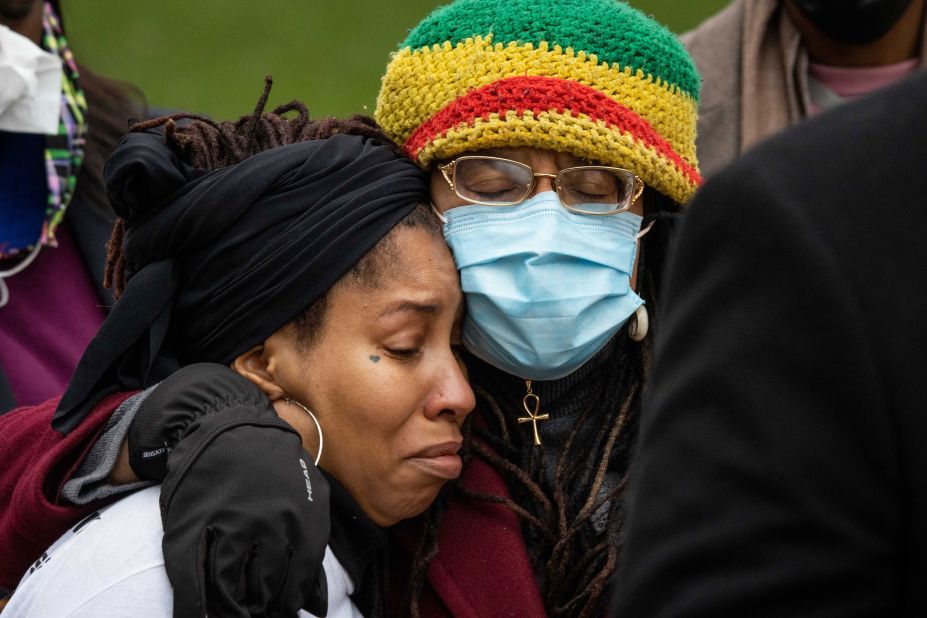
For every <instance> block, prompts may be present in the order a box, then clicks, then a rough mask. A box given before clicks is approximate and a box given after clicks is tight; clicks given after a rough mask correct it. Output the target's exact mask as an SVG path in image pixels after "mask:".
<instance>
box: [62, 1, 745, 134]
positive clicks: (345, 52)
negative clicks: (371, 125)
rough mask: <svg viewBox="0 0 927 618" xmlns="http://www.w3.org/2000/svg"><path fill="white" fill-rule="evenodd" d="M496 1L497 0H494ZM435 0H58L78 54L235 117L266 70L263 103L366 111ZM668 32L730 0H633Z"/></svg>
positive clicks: (152, 96)
mask: <svg viewBox="0 0 927 618" xmlns="http://www.w3.org/2000/svg"><path fill="white" fill-rule="evenodd" d="M502 1H504V0H502ZM439 4H441V2H435V1H433V0H387V1H382V0H381V1H373V0H339V1H337V2H321V1H319V0H266V1H265V2H261V3H257V2H241V1H236V0H157V1H155V2H126V1H125V0H82V1H77V0H67V1H65V2H64V3H63V5H64V7H65V23H66V27H67V30H68V34H69V38H70V39H71V42H72V46H73V48H74V53H75V55H76V56H77V58H78V59H79V60H80V61H81V62H83V63H84V64H87V65H88V66H90V67H93V68H94V69H96V70H97V71H98V72H100V73H103V74H105V75H109V76H112V77H117V78H121V79H124V80H126V81H129V82H132V83H134V84H136V85H137V86H139V87H140V88H141V89H142V90H143V91H144V92H145V94H146V96H147V98H148V100H149V102H150V104H152V105H156V106H160V107H171V108H182V109H187V110H195V111H198V112H205V113H207V114H209V115H211V116H213V117H215V118H232V117H237V116H238V115H240V114H242V113H245V112H246V111H248V110H250V109H251V108H252V107H253V105H254V103H255V101H256V100H257V98H258V95H259V94H260V91H261V88H262V82H263V77H264V75H266V74H268V73H270V74H273V76H274V92H273V95H272V96H271V102H272V103H281V102H283V101H288V100H290V99H292V98H300V99H302V100H303V101H305V102H306V103H307V105H309V109H310V112H311V113H312V114H313V115H330V114H334V115H346V114H351V113H356V112H366V113H372V112H373V107H374V104H375V99H376V93H377V88H378V87H379V83H380V76H381V74H382V72H383V69H384V68H385V67H386V62H387V60H388V58H389V54H390V52H392V51H394V50H395V49H396V47H397V45H398V44H399V42H400V41H402V39H403V38H405V35H406V33H407V32H408V30H409V29H410V28H411V27H412V26H414V25H415V24H416V23H417V22H418V21H419V20H420V19H421V18H422V17H424V16H425V15H426V14H427V13H428V12H429V11H430V10H431V9H432V8H434V7H435V6H437V5H439ZM631 4H633V5H634V6H636V7H638V8H640V9H642V10H644V11H646V12H648V13H651V14H653V15H655V16H656V17H657V19H659V20H660V21H662V22H663V23H665V24H666V25H667V26H669V27H670V28H671V29H672V30H674V31H676V32H683V31H685V30H687V29H688V28H691V27H692V26H694V25H695V24H696V23H698V22H699V21H700V20H702V19H704V18H705V17H707V16H708V15H710V14H711V13H713V12H715V11H717V10H718V9H720V8H721V7H723V6H724V5H725V4H727V0H697V1H692V0H688V1H685V0H635V1H632V2H631Z"/></svg>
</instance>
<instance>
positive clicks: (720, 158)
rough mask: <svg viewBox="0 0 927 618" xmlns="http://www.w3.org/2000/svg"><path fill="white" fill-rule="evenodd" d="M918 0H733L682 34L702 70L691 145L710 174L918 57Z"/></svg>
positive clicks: (921, 13)
mask: <svg viewBox="0 0 927 618" xmlns="http://www.w3.org/2000/svg"><path fill="white" fill-rule="evenodd" d="M924 6H925V2H924V0H734V1H733V2H732V3H731V4H730V6H728V7H727V8H726V9H724V10H723V11H721V12H720V13H718V14H717V15H715V16H714V17H712V18H710V19H708V20H707V21H705V22H704V23H702V24H701V25H700V26H699V27H697V28H696V29H695V30H693V31H691V32H689V33H687V34H685V35H683V37H682V39H683V42H684V43H685V45H686V47H687V48H688V50H689V53H690V54H692V57H693V58H694V59H695V62H696V64H697V65H698V69H699V73H700V74H701V75H702V79H703V83H702V101H701V107H700V109H699V127H698V155H699V162H700V163H701V166H702V172H703V173H704V174H705V176H706V177H709V176H711V175H712V174H714V173H715V172H716V171H718V170H719V169H721V168H722V167H723V166H724V165H726V164H727V163H729V162H730V161H731V160H733V159H734V158H735V157H737V156H738V155H740V154H741V153H742V152H744V151H745V150H747V149H748V148H749V147H750V146H752V145H754V144H756V143H757V142H759V141H761V140H763V139H764V138H766V137H769V136H770V135H773V134H774V133H776V132H778V131H780V130H782V129H784V128H786V127H788V126H790V125H793V124H795V123H797V122H799V121H800V120H802V119H804V118H808V117H810V116H813V115H815V114H817V113H819V112H821V111H824V110H828V109H831V108H833V107H835V106H837V105H839V104H840V103H842V102H844V101H848V100H852V99H855V98H857V97H860V96H862V95H865V94H867V93H869V92H872V91H875V90H878V89H879V88H883V87H885V86H887V85H889V84H892V83H894V82H896V81H898V80H900V79H902V78H904V77H907V76H909V75H911V74H912V73H914V72H915V71H917V70H918V69H919V68H922V67H923V66H924V65H925V63H927V45H925V44H924V31H925V28H924V26H925V22H927V14H925V9H924Z"/></svg>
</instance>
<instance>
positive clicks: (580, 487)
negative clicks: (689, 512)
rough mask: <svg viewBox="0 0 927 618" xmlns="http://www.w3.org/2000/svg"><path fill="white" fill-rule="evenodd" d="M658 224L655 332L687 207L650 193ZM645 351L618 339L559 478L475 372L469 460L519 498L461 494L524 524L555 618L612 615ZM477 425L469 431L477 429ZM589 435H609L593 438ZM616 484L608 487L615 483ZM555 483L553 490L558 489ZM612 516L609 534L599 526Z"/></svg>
mask: <svg viewBox="0 0 927 618" xmlns="http://www.w3.org/2000/svg"><path fill="white" fill-rule="evenodd" d="M645 199H646V204H647V206H648V210H649V211H650V213H651V214H648V216H647V217H645V222H644V223H645V225H648V224H649V223H650V221H653V222H654V223H655V225H654V227H653V230H652V231H651V232H650V234H649V236H648V238H647V241H646V242H643V243H642V249H641V254H640V258H639V260H638V267H637V276H638V282H639V285H638V289H639V293H640V295H641V296H642V297H643V298H644V299H645V300H646V302H647V306H648V307H649V309H650V311H649V314H650V319H651V327H652V328H653V327H654V326H655V322H656V318H657V315H656V313H657V306H656V300H655V299H656V298H658V297H659V290H658V288H659V275H660V274H661V273H662V271H663V267H664V263H665V260H666V257H667V252H668V248H669V246H670V245H671V241H672V238H673V237H674V235H675V231H676V228H677V223H678V219H679V214H678V211H679V207H678V205H676V204H675V203H674V202H672V201H671V200H669V199H668V198H666V197H665V196H663V195H661V194H659V193H657V192H655V191H653V190H652V189H647V197H646V198H645ZM651 338H652V337H648V338H647V339H645V340H644V341H642V342H640V343H637V342H634V341H632V340H631V339H630V338H628V336H627V333H626V329H625V330H622V331H621V332H620V333H619V334H618V335H617V339H616V340H615V341H613V345H614V346H615V352H614V356H613V357H612V358H610V360H609V362H608V363H607V364H604V365H603V366H602V367H601V368H600V369H599V370H597V371H599V373H598V374H596V375H594V376H591V377H590V378H589V379H590V380H593V381H594V382H595V383H596V384H601V388H600V389H599V390H598V391H597V392H596V394H595V396H593V397H592V399H591V401H590V403H589V405H588V406H586V407H585V409H583V410H582V412H581V413H580V415H579V417H578V418H577V420H576V423H575V424H574V426H573V428H572V430H571V431H570V433H569V435H568V436H567V438H566V440H565V442H564V443H563V444H562V450H561V451H560V454H559V457H558V458H557V463H556V468H555V470H554V471H553V474H552V475H551V474H550V473H549V471H547V470H546V469H545V463H544V458H543V451H542V450H541V448H543V447H541V448H538V447H535V446H534V445H533V443H532V442H531V441H530V440H527V439H524V440H523V439H521V437H520V436H522V435H523V434H522V433H521V432H510V431H509V423H510V422H511V419H507V418H506V416H505V414H504V413H503V411H502V409H501V406H500V405H499V403H498V402H497V400H496V398H495V397H493V396H492V395H491V394H490V393H489V392H488V390H487V389H486V388H482V387H481V386H480V385H479V383H478V378H476V376H474V374H473V372H471V378H473V379H475V382H476V383H474V384H473V386H474V391H475V392H476V396H477V408H478V409H479V410H480V412H481V413H482V417H483V418H484V420H485V421H486V423H485V426H482V427H481V426H476V425H472V426H471V427H470V429H469V432H468V433H469V434H470V435H469V436H468V435H467V434H465V440H466V441H467V443H466V444H465V447H466V450H467V451H468V452H469V453H470V455H471V456H475V457H480V458H481V459H483V460H484V461H486V462H487V463H488V464H489V465H491V466H492V467H493V468H494V469H495V470H496V471H497V472H499V473H500V474H501V475H502V477H503V478H504V479H505V480H506V481H507V485H508V486H509V488H510V489H511V494H512V497H511V498H508V497H504V496H497V495H491V494H483V493H477V492H473V491H470V490H468V489H466V488H464V487H463V486H461V485H459V484H455V486H454V487H453V489H452V491H453V492H455V493H456V494H457V495H459V496H462V497H463V498H464V499H470V500H479V501H484V502H490V503H496V504H501V505H503V506H505V507H507V508H508V509H510V510H511V511H513V512H514V513H515V514H516V515H517V516H518V517H519V519H520V520H521V521H522V524H523V527H524V530H525V535H526V537H530V538H532V539H534V542H533V543H531V544H530V545H531V546H532V548H533V552H532V555H531V556H530V557H531V560H532V566H533V569H534V572H535V574H536V575H537V576H538V579H539V584H540V589H541V595H542V600H543V602H544V606H545V609H546V610H547V613H548V614H549V615H550V616H571V617H572V616H579V617H588V616H597V615H601V614H603V613H605V604H606V602H607V596H608V595H607V594H606V592H607V587H608V583H609V580H610V579H611V578H612V576H613V575H614V573H615V571H616V570H617V567H618V558H619V554H620V549H621V542H622V529H623V524H624V509H623V506H622V500H623V497H624V490H625V487H626V484H627V480H628V468H629V463H630V458H631V455H632V451H633V447H634V444H635V441H636V434H637V420H638V411H639V409H640V401H641V392H642V389H643V386H644V384H646V382H647V379H648V376H649V373H650V341H651ZM468 425H469V422H468ZM589 427H601V428H605V430H604V431H590V430H589ZM609 472H612V473H617V475H618V478H617V482H615V483H612V484H611V486H609V484H607V483H606V474H607V473H609ZM551 476H552V477H553V481H552V482H551V481H550V480H549V479H550V478H551ZM441 514H442V508H441V506H440V505H437V504H436V505H435V506H434V507H433V508H432V509H430V510H429V511H428V512H427V513H426V515H425V516H424V517H425V524H424V529H423V531H422V537H421V543H420V544H419V547H418V550H417V552H416V554H415V556H414V557H413V559H412V572H411V577H410V600H409V603H408V607H409V611H410V615H411V616H413V617H414V618H417V617H418V616H419V615H420V607H419V599H418V596H419V593H420V591H421V589H422V587H423V582H424V578H425V574H426V572H427V565H428V562H429V560H430V559H431V558H432V557H433V556H434V555H435V554H437V551H438V549H437V534H436V533H435V531H436V530H437V529H438V527H439V526H440V519H441ZM603 515H604V519H605V523H604V526H601V525H600V526H596V525H594V524H593V519H594V518H599V519H601V518H602V517H603Z"/></svg>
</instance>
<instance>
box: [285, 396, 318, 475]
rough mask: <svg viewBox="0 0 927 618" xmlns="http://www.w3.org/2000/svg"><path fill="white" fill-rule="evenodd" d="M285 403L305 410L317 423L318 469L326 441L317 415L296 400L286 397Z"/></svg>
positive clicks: (316, 457) (316, 463) (316, 461)
mask: <svg viewBox="0 0 927 618" xmlns="http://www.w3.org/2000/svg"><path fill="white" fill-rule="evenodd" d="M283 403H288V404H290V405H294V406H296V407H297V408H302V409H303V412H305V413H306V414H308V415H309V418H311V419H312V422H313V423H315V428H316V430H317V431H318V432H319V454H318V455H316V456H315V465H316V467H318V466H319V460H320V459H322V446H323V445H324V444H325V440H324V439H323V438H322V426H321V425H319V419H317V418H316V417H315V414H313V413H312V410H310V409H309V408H307V407H306V406H304V405H303V404H301V403H299V402H298V401H296V400H295V399H290V398H289V397H284V398H283Z"/></svg>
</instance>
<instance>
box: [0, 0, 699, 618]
mask: <svg viewBox="0 0 927 618" xmlns="http://www.w3.org/2000/svg"><path fill="white" fill-rule="evenodd" d="M699 83H700V82H699V77H698V74H697V72H696V70H695V66H694V64H693V63H692V61H691V59H690V58H689V56H688V54H687V53H686V51H685V49H684V48H683V46H682V44H681V43H680V42H679V41H678V39H677V38H676V37H675V36H674V35H673V34H672V33H671V32H669V31H668V30H667V29H666V28H664V27H663V26H661V25H660V24H658V23H656V22H655V21H654V20H652V19H651V18H649V17H647V16H646V15H644V14H643V13H641V12H639V11H637V10H635V9H633V8H631V7H630V6H628V5H627V4H625V3H622V2H617V1H615V0H508V1H506V2H499V1H498V0H457V1H456V2H453V3H451V4H449V5H447V6H444V7H441V8H439V9H437V10H435V11H434V12H433V13H432V14H431V15H429V16H428V17H426V18H425V19H424V20H423V21H422V22H421V23H420V24H419V25H418V26H416V27H415V28H414V29H413V30H412V31H411V32H410V34H409V35H408V37H407V39H406V40H405V42H404V43H403V44H402V45H401V46H400V49H399V51H397V52H396V53H395V54H394V56H393V58H392V61H391V62H390V64H389V66H388V67H387V70H386V75H385V76H384V79H383V84H382V89H381V91H380V95H379V98H378V104H377V110H376V118H377V121H378V122H379V123H380V124H381V125H382V127H383V129H384V131H385V132H386V133H387V134H388V135H389V137H390V138H391V139H393V140H394V141H395V142H396V143H397V144H398V145H400V146H401V147H402V148H403V149H404V151H405V152H406V153H407V154H408V155H409V156H410V157H411V158H412V159H413V160H415V161H416V162H417V163H418V165H419V166H420V167H422V168H424V169H426V170H427V171H428V172H429V173H430V174H431V196H432V202H433V204H434V206H435V207H436V209H437V210H438V211H440V212H441V213H442V216H443V217H444V218H445V219H446V223H445V227H444V235H445V238H446V239H447V241H448V243H449V244H450V246H451V248H452V250H453V253H454V259H455V262H456V264H457V267H458V268H459V269H460V272H461V286H462V288H463V291H464V294H465V296H466V300H467V311H468V314H467V316H466V317H465V321H464V324H463V328H462V339H463V342H464V346H465V347H466V355H465V358H464V361H465V363H466V365H467V368H468V370H469V376H470V379H471V382H472V384H473V386H474V390H475V391H476V393H477V408H476V411H475V412H474V413H473V416H475V417H476V419H475V420H474V421H473V422H472V423H471V427H470V430H469V431H468V432H466V433H468V434H469V438H470V439H469V441H468V443H467V444H466V445H465V454H466V457H465V464H464V468H463V472H462V475H461V478H460V482H459V483H458V484H456V486H455V487H451V488H450V490H449V491H448V493H447V495H446V496H444V499H440V498H439V500H438V502H437V505H436V506H435V508H433V509H431V510H430V511H429V512H428V513H427V514H425V515H424V516H423V518H422V519H420V520H418V521H415V522H413V523H412V524H410V525H408V526H406V527H404V528H403V529H399V530H396V531H395V532H396V534H395V535H394V537H393V541H394V543H393V545H392V546H391V548H390V555H391V557H392V559H393V562H394V564H393V568H392V569H391V570H390V577H391V581H392V583H393V586H394V588H395V590H394V592H395V594H394V595H393V596H392V600H393V601H394V604H395V606H394V608H393V610H394V611H393V612H392V614H391V615H403V614H406V613H411V614H412V615H416V616H418V615H428V616H448V615H453V616H469V617H472V618H481V617H484V616H503V615H510V616H541V615H570V616H596V615H601V613H602V612H603V611H604V610H605V606H606V603H607V600H608V593H607V591H608V582H609V579H610V577H611V575H612V574H614V572H615V569H616V568H617V565H618V563H619V561H620V552H621V550H620V540H621V537H622V528H623V518H624V507H623V504H624V497H623V496H624V493H623V492H624V487H625V479H626V475H627V472H628V466H629V462H630V459H631V457H632V454H633V452H634V448H635V439H636V427H637V422H638V410H639V407H640V397H641V392H642V389H643V388H644V383H645V382H646V380H647V377H648V372H649V359H650V342H651V339H652V334H653V332H655V331H656V330H658V328H659V319H658V317H659V311H660V305H659V301H660V289H661V287H660V282H661V274H662V270H663V262H664V258H665V255H666V252H667V249H668V246H669V244H670V241H671V238H672V237H673V234H674V231H675V228H676V223H677V221H678V218H679V213H680V211H681V208H682V205H683V204H685V203H686V202H688V200H689V199H690V198H691V197H692V195H693V194H694V193H695V191H696V189H697V187H698V186H699V185H700V183H701V177H700V175H699V171H698V162H697V159H696V154H695V127H696V113H697V106H698V100H699ZM103 421H105V419H101V418H99V417H94V418H89V417H88V418H87V419H85V420H84V422H83V423H82V425H81V427H80V428H79V429H82V430H84V431H87V432H92V431H94V427H100V425H99V424H100V423H101V422H103ZM156 421H157V419H149V420H148V422H149V423H150V424H156ZM165 422H166V421H165ZM118 433H119V432H110V433H109V434H107V435H106V436H103V438H102V439H103V440H108V441H111V442H115V443H116V444H121V443H122V437H123V436H124V435H125V433H124V431H123V433H122V434H121V435H118V436H116V434H118ZM92 439H93V435H92V434H91V435H88V436H86V437H84V438H74V439H73V441H71V442H69V443H68V444H66V445H59V446H57V447H56V448H55V451H54V453H53V454H52V455H51V456H49V457H47V458H46V459H47V460H49V462H50V463H52V462H53V463H54V465H55V469H64V470H67V469H73V468H74V467H75V466H76V465H78V464H79V462H80V457H81V455H82V452H83V451H82V450H81V449H82V448H84V447H85V441H87V440H92ZM128 448H129V451H130V453H131V452H137V451H138V448H137V445H133V440H132V433H131V431H130V434H129V445H128ZM207 451H208V449H207ZM255 456H257V455H255ZM240 465H241V466H242V469H241V471H240V472H236V471H235V470H231V469H229V470H224V471H223V473H224V474H229V475H234V474H247V473H248V470H249V468H250V466H252V465H253V462H252V461H248V460H242V461H241V462H240ZM88 467H91V468H92V467H93V466H92V465H91V466H88ZM97 467H98V468H99V467H101V466H97ZM264 467H265V469H266V468H267V466H264ZM97 472H99V473H101V474H99V475H98V474H97ZM108 472H109V471H108V470H96V471H95V472H94V476H95V478H101V477H104V478H105V477H106V475H107V474H108ZM194 476H195V475H194ZM0 480H3V475H2V474H0ZM19 484H20V485H21V487H20V489H18V490H17V491H19V492H20V493H21V494H22V495H25V496H29V497H30V499H31V498H33V497H36V496H43V495H44V494H43V492H44V491H46V490H47V488H48V487H49V486H52V485H53V484H50V483H48V482H45V480H44V478H43V474H35V475H32V476H31V477H30V478H28V479H26V480H23V481H20V482H19ZM244 498H247V497H244ZM244 498H243V499H244ZM0 499H3V496H2V495H0ZM35 502H37V504H34V505H33V506H34V508H35V511H43V512H45V511H49V510H51V509H50V508H49V505H48V504H45V503H42V501H41V500H35ZM214 502H215V501H214V500H212V498H210V497H209V496H203V498H202V500H201V501H198V502H197V506H196V508H197V513H198V514H205V513H208V511H209V510H210V509H211V508H215V507H216V505H215V504H214ZM242 504H243V505H244V503H242ZM263 506H264V505H261V504H258V505H255V506H254V508H250V509H249V510H250V511H251V512H252V514H256V515H257V516H259V517H264V518H265V519H264V521H265V522H266V524H265V525H264V526H263V528H261V527H259V526H256V527H250V528H249V530H248V532H249V534H254V535H257V537H258V540H259V537H260V536H261V533H260V530H262V529H263V530H272V529H273V528H274V522H275V520H276V518H277V514H276V513H275V512H274V509H270V508H262V507H263ZM55 507H56V508H55V509H54V510H55V515H56V525H60V524H61V523H62V521H63V519H64V517H63V516H62V513H65V514H66V513H67V511H68V509H70V508H71V506H69V505H61V504H56V505H55ZM10 510H11V513H12V515H11V516H10V517H9V518H8V520H7V521H11V520H12V519H13V518H14V515H15V513H16V512H18V511H20V510H22V505H20V504H13V505H12V508H11V509H10ZM35 511H33V512H35ZM206 523H208V518H207V519H204V520H202V521H200V524H201V525H206ZM264 534H267V533H266V532H264ZM20 537H21V535H18V534H17V532H16V530H13V529H12V526H10V525H8V524H6V523H5V522H4V521H3V520H0V546H3V544H4V543H5V544H6V547H8V548H9V550H8V551H11V552H12V551H13V550H14V549H17V550H19V554H18V555H19V556H22V555H23V552H24V551H28V548H26V549H25V550H24V549H23V545H24V544H23V543H22V539H21V538H20ZM243 538H249V537H246V536H244V535H243ZM230 544H232V545H234V542H233V541H231V540H230ZM31 549H32V550H33V551H34V550H35V548H34V547H33V548H31ZM232 549H233V550H235V551H242V552H244V551H247V547H246V546H245V547H241V548H239V547H234V546H233V547H232ZM37 557H38V556H35V557H34V558H32V559H35V558H37ZM255 568H257V567H255ZM260 568H261V569H264V570H268V571H272V570H274V569H279V568H280V565H277V564H274V563H272V562H266V563H262V564H261V565H260ZM174 583H175V586H177V585H180V586H184V585H186V586H188V587H194V586H196V582H195V581H188V582H186V583H185V582H183V581H180V582H174ZM235 585H237V584H236V582H235V581H229V582H222V584H221V585H218V586H217V585H215V583H208V582H207V585H206V586H205V590H203V594H205V595H207V596H210V595H214V594H215V593H216V589H219V590H221V589H225V588H228V587H234V586H235ZM185 594H192V593H191V592H189V591H187V592H185Z"/></svg>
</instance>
